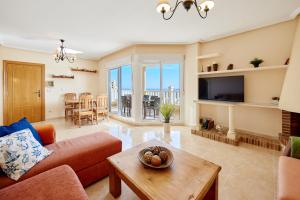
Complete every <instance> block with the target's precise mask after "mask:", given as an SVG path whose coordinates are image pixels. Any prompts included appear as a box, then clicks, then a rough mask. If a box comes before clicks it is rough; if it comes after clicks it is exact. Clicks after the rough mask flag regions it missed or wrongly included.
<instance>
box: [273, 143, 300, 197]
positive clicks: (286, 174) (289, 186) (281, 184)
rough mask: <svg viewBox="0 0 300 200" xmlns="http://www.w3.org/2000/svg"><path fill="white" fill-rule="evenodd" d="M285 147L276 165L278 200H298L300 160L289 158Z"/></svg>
mask: <svg viewBox="0 0 300 200" xmlns="http://www.w3.org/2000/svg"><path fill="white" fill-rule="evenodd" d="M290 152H291V151H290V144H288V145H287V147H286V148H285V151H284V153H283V155H282V156H280V158H279V163H278V192H277V199H278V200H300V188H299V180H300V160H299V159H295V158H291V157H290Z"/></svg>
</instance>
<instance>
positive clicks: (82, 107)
mask: <svg viewBox="0 0 300 200" xmlns="http://www.w3.org/2000/svg"><path fill="white" fill-rule="evenodd" d="M82 119H86V120H87V121H91V122H92V124H93V122H94V112H93V96H92V95H86V96H81V97H80V98H79V105H78V109H76V110H74V123H75V124H76V123H78V125H79V127H81V120H82Z"/></svg>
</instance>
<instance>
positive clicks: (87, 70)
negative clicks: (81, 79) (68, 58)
mask: <svg viewBox="0 0 300 200" xmlns="http://www.w3.org/2000/svg"><path fill="white" fill-rule="evenodd" d="M71 71H75V72H88V73H97V70H89V69H84V68H71Z"/></svg>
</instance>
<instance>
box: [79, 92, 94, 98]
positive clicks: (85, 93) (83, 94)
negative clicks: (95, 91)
mask: <svg viewBox="0 0 300 200" xmlns="http://www.w3.org/2000/svg"><path fill="white" fill-rule="evenodd" d="M87 95H92V93H90V92H82V93H80V94H79V98H80V97H83V96H87Z"/></svg>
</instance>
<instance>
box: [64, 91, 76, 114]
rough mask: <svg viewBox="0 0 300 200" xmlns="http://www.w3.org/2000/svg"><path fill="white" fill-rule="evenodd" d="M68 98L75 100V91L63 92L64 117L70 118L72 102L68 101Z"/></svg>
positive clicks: (72, 107) (72, 108)
mask: <svg viewBox="0 0 300 200" xmlns="http://www.w3.org/2000/svg"><path fill="white" fill-rule="evenodd" d="M70 100H76V93H65V94H64V101H65V118H66V119H68V118H71V119H72V116H73V110H74V108H75V107H74V104H73V103H69V102H68V101H70Z"/></svg>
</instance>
